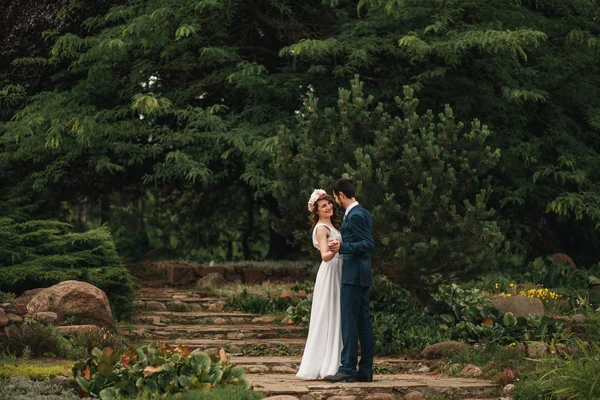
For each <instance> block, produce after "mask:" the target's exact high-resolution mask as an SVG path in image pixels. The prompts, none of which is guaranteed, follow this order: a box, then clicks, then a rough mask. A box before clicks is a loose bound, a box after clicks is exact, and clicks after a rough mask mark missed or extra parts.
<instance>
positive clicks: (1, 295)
mask: <svg viewBox="0 0 600 400" xmlns="http://www.w3.org/2000/svg"><path fill="white" fill-rule="evenodd" d="M16 297H17V296H16V295H15V294H14V293H7V292H2V291H0V304H2V303H10V302H12V301H14V300H15V298H16Z"/></svg>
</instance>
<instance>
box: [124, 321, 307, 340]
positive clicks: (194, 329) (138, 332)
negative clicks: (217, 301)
mask: <svg viewBox="0 0 600 400" xmlns="http://www.w3.org/2000/svg"><path fill="white" fill-rule="evenodd" d="M155 318H158V317H155ZM158 324H159V325H156V323H155V324H153V325H148V324H145V325H133V326H132V327H131V332H129V331H124V332H122V333H123V334H128V335H130V336H140V337H143V338H146V339H154V340H164V341H170V340H172V339H178V338H181V339H183V338H185V339H254V338H256V339H275V338H281V337H288V338H289V337H305V336H306V329H305V327H300V326H295V325H275V324H271V325H261V324H237V325H234V324H224V325H217V324H200V325H191V324H190V325H166V324H162V323H160V322H159V323H158ZM162 325H164V326H162Z"/></svg>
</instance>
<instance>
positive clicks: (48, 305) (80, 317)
mask: <svg viewBox="0 0 600 400" xmlns="http://www.w3.org/2000/svg"><path fill="white" fill-rule="evenodd" d="M27 311H28V312H29V314H35V313H39V312H46V311H49V312H54V313H56V314H57V316H58V320H57V321H56V325H61V324H63V323H64V322H65V320H66V319H67V318H70V319H74V321H73V322H74V323H75V324H79V325H87V324H90V325H97V326H101V327H103V328H107V329H114V328H115V322H114V319H113V316H112V312H111V311H110V304H109V302H108V297H106V294H105V293H104V292H103V291H102V290H101V289H98V288H97V287H96V286H94V285H90V284H89V283H86V282H79V281H64V282H61V283H59V284H58V285H54V286H50V287H49V288H47V289H45V290H43V291H41V292H39V293H38V294H36V295H35V296H34V297H33V298H32V299H31V301H30V302H29V303H28V304H27Z"/></svg>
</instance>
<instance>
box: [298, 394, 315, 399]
mask: <svg viewBox="0 0 600 400" xmlns="http://www.w3.org/2000/svg"><path fill="white" fill-rule="evenodd" d="M300 400H315V398H314V397H312V396H309V395H307V394H303V395H302V396H300Z"/></svg>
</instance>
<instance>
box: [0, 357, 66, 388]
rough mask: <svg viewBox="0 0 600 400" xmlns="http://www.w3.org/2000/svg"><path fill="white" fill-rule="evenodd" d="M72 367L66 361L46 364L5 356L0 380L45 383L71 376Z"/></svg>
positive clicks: (1, 362) (0, 361)
mask: <svg viewBox="0 0 600 400" xmlns="http://www.w3.org/2000/svg"><path fill="white" fill-rule="evenodd" d="M72 367H73V363H72V362H66V361H64V360H56V362H44V361H37V360H30V359H27V358H17V357H14V356H11V355H9V354H4V355H3V356H2V357H0V379H8V378H17V377H23V378H26V379H29V380H32V381H43V380H47V379H52V378H56V377H57V376H60V375H63V376H71V368H72Z"/></svg>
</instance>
